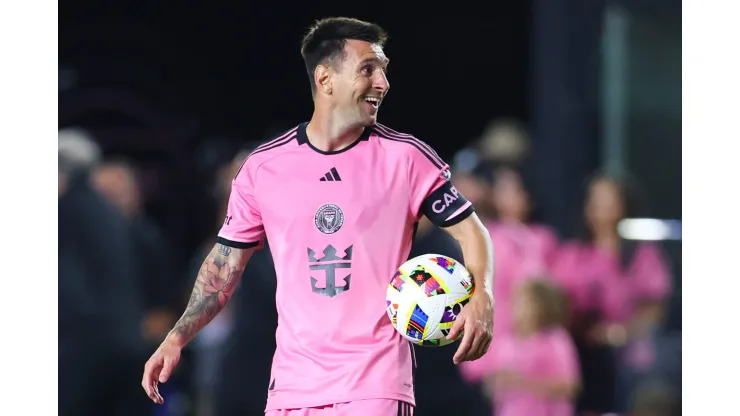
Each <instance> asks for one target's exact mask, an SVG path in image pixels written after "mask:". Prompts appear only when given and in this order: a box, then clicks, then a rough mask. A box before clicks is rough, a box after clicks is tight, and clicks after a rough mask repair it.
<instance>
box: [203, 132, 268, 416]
mask: <svg viewBox="0 0 740 416" xmlns="http://www.w3.org/2000/svg"><path fill="white" fill-rule="evenodd" d="M257 146H258V143H249V144H247V145H246V146H245V147H244V150H242V151H241V152H240V153H239V154H238V155H237V156H236V157H235V158H234V159H233V161H232V162H231V163H230V164H229V165H228V168H227V169H226V170H225V171H224V174H223V175H222V176H221V180H220V183H219V186H221V198H220V200H221V213H222V214H223V215H222V216H221V217H219V223H218V225H220V224H221V223H222V222H223V217H224V216H225V215H226V204H227V203H228V198H229V194H230V192H231V180H232V179H233V177H234V176H235V175H236V172H237V171H238V170H239V167H240V166H241V165H242V163H243V162H244V160H245V159H246V158H247V156H248V155H249V153H251V151H252V150H254V149H255V148H256V147H257ZM211 245H212V242H211ZM276 287H277V280H276V276H275V265H274V264H273V261H272V256H271V254H270V245H269V241H265V248H264V249H262V250H259V251H256V252H255V253H254V254H253V255H252V258H251V259H250V260H249V263H247V266H246V268H245V270H244V273H243V275H242V279H241V283H240V285H239V287H238V288H237V289H236V292H235V294H234V298H233V299H232V302H230V303H229V306H228V308H230V310H231V315H230V331H229V332H228V335H227V337H226V338H225V339H224V340H223V346H222V354H223V359H222V360H220V362H218V363H217V364H216V366H215V370H216V379H215V380H214V396H213V397H214V406H215V407H214V410H215V414H216V415H218V416H263V415H264V413H265V410H264V408H265V400H266V399H267V389H268V387H269V383H270V369H271V364H272V356H273V353H274V351H275V346H276V344H275V330H276V328H277V309H276V307H275V290H276ZM219 316H221V315H219ZM216 319H218V317H217V318H216ZM211 324H212V323H211Z"/></svg>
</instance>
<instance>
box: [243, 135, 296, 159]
mask: <svg viewBox="0 0 740 416" xmlns="http://www.w3.org/2000/svg"><path fill="white" fill-rule="evenodd" d="M296 136H298V134H297V133H296V132H293V133H291V134H290V135H288V136H287V137H286V136H284V137H283V138H282V139H279V140H278V141H275V142H272V144H270V145H265V146H264V147H262V148H258V149H256V150H255V151H254V152H252V153H251V154H250V155H249V156H247V159H249V157H250V156H252V155H256V154H257V153H262V152H266V151H268V150H270V149H275V148H276V147H280V146H284V145H286V144H288V143H290V141H291V140H293V139H295V138H296Z"/></svg>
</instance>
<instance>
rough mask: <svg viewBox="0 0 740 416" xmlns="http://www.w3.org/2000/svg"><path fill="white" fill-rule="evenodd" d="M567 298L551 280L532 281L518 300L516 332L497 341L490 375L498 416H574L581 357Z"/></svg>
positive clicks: (518, 294)
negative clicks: (567, 322) (567, 317)
mask: <svg viewBox="0 0 740 416" xmlns="http://www.w3.org/2000/svg"><path fill="white" fill-rule="evenodd" d="M562 319H563V296H562V294H561V292H560V290H559V289H558V288H557V287H556V286H555V285H554V284H552V283H551V282H549V281H547V280H530V281H528V282H527V283H525V284H524V285H521V286H519V287H518V289H517V291H516V295H515V298H514V322H515V328H514V333H513V334H511V335H506V336H502V337H500V338H498V339H496V344H495V346H494V348H492V349H491V351H490V352H489V354H490V355H491V356H492V357H491V358H492V359H491V365H492V366H491V368H490V372H488V373H487V374H486V375H485V380H486V385H487V386H488V391H489V392H490V393H491V394H492V396H493V401H494V407H495V415H496V416H522V415H551V416H570V415H573V414H574V408H575V406H574V403H575V399H576V395H577V393H578V388H579V385H580V374H579V366H578V356H577V353H576V348H575V345H574V344H573V340H572V339H571V338H570V335H569V334H568V333H567V331H566V330H565V328H564V327H563V326H562Z"/></svg>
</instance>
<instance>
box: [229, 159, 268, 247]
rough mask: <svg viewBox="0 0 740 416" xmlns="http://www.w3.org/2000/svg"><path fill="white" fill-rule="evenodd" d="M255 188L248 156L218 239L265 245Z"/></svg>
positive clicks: (242, 244)
mask: <svg viewBox="0 0 740 416" xmlns="http://www.w3.org/2000/svg"><path fill="white" fill-rule="evenodd" d="M254 189H255V184H254V178H253V172H252V167H251V166H250V163H249V159H247V160H246V161H245V162H244V165H243V166H242V168H241V169H240V170H239V172H238V173H237V174H236V177H235V178H234V180H233V181H232V182H231V194H230V195H229V203H228V207H227V210H226V218H225V219H224V223H223V225H222V226H221V230H220V231H219V233H218V243H220V244H223V245H225V246H229V247H234V248H250V247H256V246H260V245H261V243H262V238H263V237H264V233H265V232H264V227H263V226H262V216H261V214H260V211H259V207H258V205H257V201H256V199H255V196H254Z"/></svg>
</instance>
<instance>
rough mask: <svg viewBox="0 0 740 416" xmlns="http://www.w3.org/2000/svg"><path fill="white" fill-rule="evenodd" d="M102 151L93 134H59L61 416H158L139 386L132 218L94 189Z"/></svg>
mask: <svg viewBox="0 0 740 416" xmlns="http://www.w3.org/2000/svg"><path fill="white" fill-rule="evenodd" d="M100 154H101V151H100V148H99V147H98V146H97V144H96V143H95V142H94V141H93V139H92V138H91V137H90V135H89V134H88V133H86V132H85V131H82V130H76V129H70V130H62V131H60V132H59V230H58V231H59V380H60V383H59V414H60V415H63V416H66V415H74V416H77V415H96V414H98V415H103V414H104V415H112V416H118V415H121V416H123V415H126V416H129V415H142V416H144V415H147V414H149V415H151V414H152V407H153V406H152V405H151V404H149V403H148V402H147V401H146V400H142V397H141V394H140V392H139V391H138V386H137V383H136V380H137V379H138V374H139V371H138V369H139V368H140V367H139V365H140V363H141V360H142V359H143V358H145V357H146V355H147V347H146V344H145V342H144V339H143V337H142V333H141V321H142V317H143V315H144V308H143V307H142V304H141V303H142V302H141V291H140V288H139V286H138V283H137V282H138V279H137V277H138V276H137V272H138V270H137V269H136V267H135V264H136V256H135V252H134V248H133V241H132V239H131V235H130V233H129V228H128V226H127V223H126V220H125V219H124V218H123V216H122V215H121V214H120V213H119V212H118V210H116V209H115V208H114V207H113V206H111V205H110V204H109V203H108V202H107V201H106V200H105V199H104V198H103V197H102V196H101V195H100V194H98V193H97V192H96V191H95V189H93V187H92V186H91V185H90V171H91V169H93V168H94V167H95V166H96V165H97V164H98V163H99V161H100ZM143 399H146V397H144V398H143Z"/></svg>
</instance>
